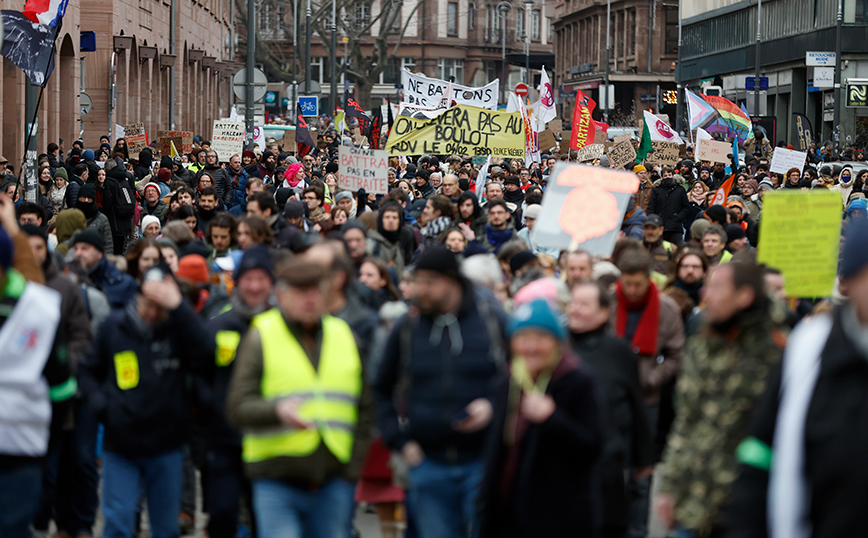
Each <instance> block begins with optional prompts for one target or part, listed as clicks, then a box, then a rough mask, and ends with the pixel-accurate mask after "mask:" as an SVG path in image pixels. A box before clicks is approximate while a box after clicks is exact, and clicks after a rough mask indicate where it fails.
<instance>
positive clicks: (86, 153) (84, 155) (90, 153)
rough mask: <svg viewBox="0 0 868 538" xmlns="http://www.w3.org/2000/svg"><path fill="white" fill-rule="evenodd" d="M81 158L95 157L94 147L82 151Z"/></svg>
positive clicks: (90, 158)
mask: <svg viewBox="0 0 868 538" xmlns="http://www.w3.org/2000/svg"><path fill="white" fill-rule="evenodd" d="M81 158H82V159H85V160H91V161H92V160H93V158H94V155H93V150H92V149H86V150H84V151H83V152H82V153H81Z"/></svg>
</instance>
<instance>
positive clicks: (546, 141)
mask: <svg viewBox="0 0 868 538" xmlns="http://www.w3.org/2000/svg"><path fill="white" fill-rule="evenodd" d="M557 145H558V140H557V138H555V133H553V132H552V131H551V130H550V129H546V130H545V131H543V132H541V133H539V149H540V151H548V150H550V149H552V148H553V147H555V146H557Z"/></svg>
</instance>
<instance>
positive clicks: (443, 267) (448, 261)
mask: <svg viewBox="0 0 868 538" xmlns="http://www.w3.org/2000/svg"><path fill="white" fill-rule="evenodd" d="M416 270H417V271H433V272H435V273H440V274H441V275H443V276H445V277H448V278H451V279H454V280H458V281H460V280H461V276H460V275H459V272H458V259H457V258H456V257H455V254H454V253H453V252H452V251H451V250H449V249H447V248H446V247H443V246H436V247H433V248H430V249H428V250H427V251H426V252H425V253H424V254H422V257H421V258H419V261H418V262H417V263H416Z"/></svg>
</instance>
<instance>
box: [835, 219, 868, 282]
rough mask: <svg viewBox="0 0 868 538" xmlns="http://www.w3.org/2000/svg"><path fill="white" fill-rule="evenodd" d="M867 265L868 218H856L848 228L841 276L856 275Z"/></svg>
mask: <svg viewBox="0 0 868 538" xmlns="http://www.w3.org/2000/svg"><path fill="white" fill-rule="evenodd" d="M851 205H852V204H851ZM865 267H868V219H856V220H853V221H851V222H850V228H849V229H848V230H847V241H846V243H844V255H843V256H842V257H841V278H850V277H852V276H856V275H857V274H858V273H860V272H861V271H862V269H864V268H865Z"/></svg>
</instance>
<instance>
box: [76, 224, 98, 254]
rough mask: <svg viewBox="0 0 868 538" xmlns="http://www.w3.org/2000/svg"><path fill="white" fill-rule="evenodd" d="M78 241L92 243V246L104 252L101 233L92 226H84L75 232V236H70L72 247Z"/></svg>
mask: <svg viewBox="0 0 868 538" xmlns="http://www.w3.org/2000/svg"><path fill="white" fill-rule="evenodd" d="M79 243H87V244H88V245H93V246H94V248H96V249H97V250H98V251H100V252H102V253H103V254H105V239H103V237H102V234H101V233H99V232H98V231H96V230H95V229H93V228H85V229H84V230H82V231H80V232H78V233H77V234H75V237H73V238H72V244H71V245H70V246H73V247H74V246H75V245H77V244H79Z"/></svg>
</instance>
